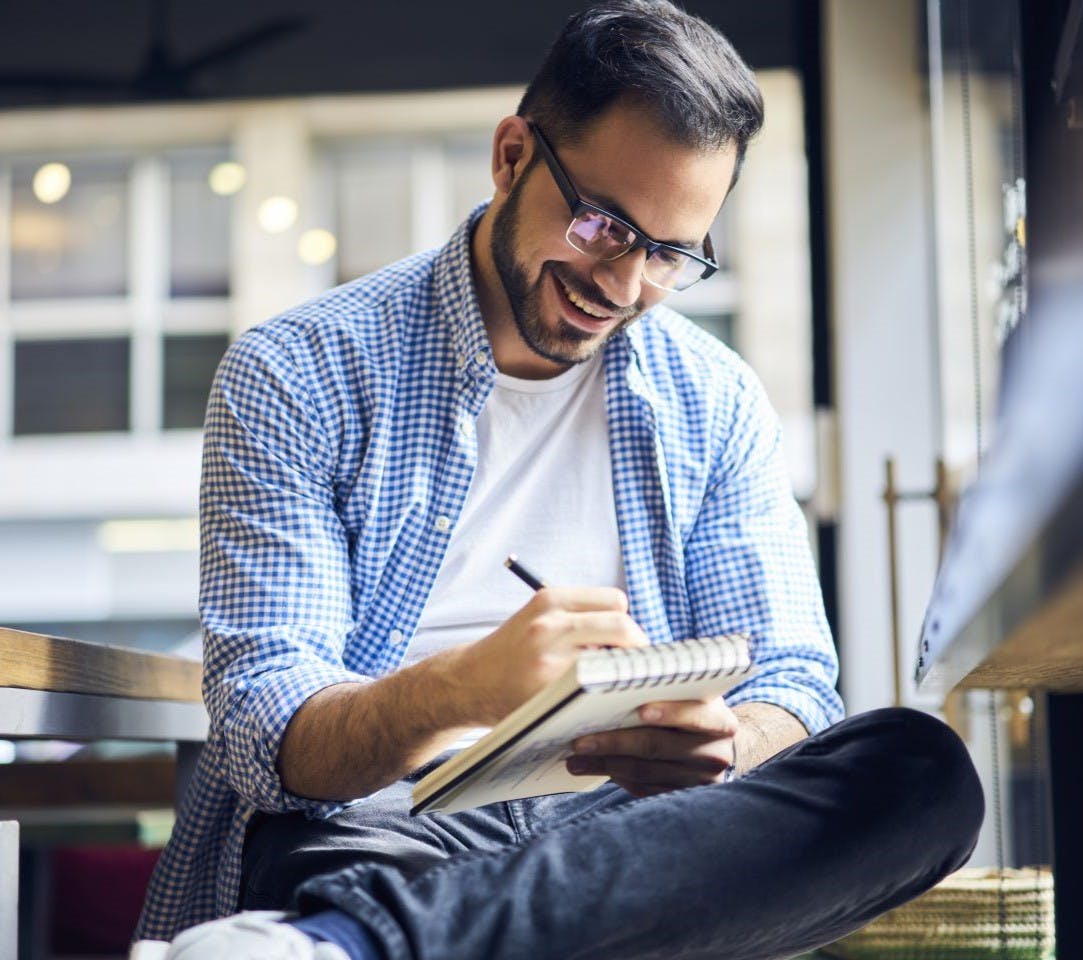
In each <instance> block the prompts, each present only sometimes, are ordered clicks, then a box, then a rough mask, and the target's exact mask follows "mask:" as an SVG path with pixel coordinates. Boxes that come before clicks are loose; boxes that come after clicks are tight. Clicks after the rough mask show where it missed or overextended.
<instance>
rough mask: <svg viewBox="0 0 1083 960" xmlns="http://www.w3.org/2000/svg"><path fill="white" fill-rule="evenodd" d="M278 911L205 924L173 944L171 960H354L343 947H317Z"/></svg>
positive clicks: (169, 955)
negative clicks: (286, 921) (351, 959)
mask: <svg viewBox="0 0 1083 960" xmlns="http://www.w3.org/2000/svg"><path fill="white" fill-rule="evenodd" d="M285 916H287V914H285V913H281V912H279V911H277V910H250V911H247V912H245V913H238V914H234V915H233V916H232V917H223V918H222V919H220V920H211V921H210V923H201V924H200V925H199V926H198V927H192V928H191V929H189V930H185V931H184V933H182V934H180V936H178V937H177V939H176V940H174V941H173V944H172V946H170V948H169V952H168V953H167V954H166V958H167V960H217V958H219V957H220V958H222V960H350V957H349V955H348V954H347V953H346V951H345V950H343V949H342V947H340V946H337V945H336V944H333V943H316V942H315V941H313V940H310V939H309V938H308V937H306V936H305V935H304V934H303V933H301V931H300V930H298V929H297V928H296V927H291V926H290V925H289V924H288V923H280V922H279V921H280V920H282V918H283V917H285Z"/></svg>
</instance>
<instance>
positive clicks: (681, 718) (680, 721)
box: [639, 697, 740, 737]
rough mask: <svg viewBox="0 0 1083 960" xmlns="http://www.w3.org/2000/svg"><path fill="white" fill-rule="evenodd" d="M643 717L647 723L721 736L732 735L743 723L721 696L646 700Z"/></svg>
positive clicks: (641, 717)
mask: <svg viewBox="0 0 1083 960" xmlns="http://www.w3.org/2000/svg"><path fill="white" fill-rule="evenodd" d="M639 718H640V720H642V721H643V723H644V724H650V725H652V726H659V727H670V728H672V729H674V730H686V731H688V732H690V733H709V734H713V735H714V736H717V737H732V736H734V735H735V734H736V733H737V727H738V726H740V721H739V720H738V719H737V715H736V714H735V713H734V712H733V711H732V710H730V708H729V707H727V706H726V702H725V700H723V699H722V698H721V697H713V698H711V699H710V700H673V701H669V702H664V701H663V702H659V703H645V704H644V705H643V706H642V707H640V708H639Z"/></svg>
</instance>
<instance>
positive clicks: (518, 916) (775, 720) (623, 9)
mask: <svg viewBox="0 0 1083 960" xmlns="http://www.w3.org/2000/svg"><path fill="white" fill-rule="evenodd" d="M761 122H762V103H761V99H760V95H759V92H758V90H757V88H756V85H755V82H754V79H753V77H752V74H751V72H750V71H749V70H748V68H747V67H746V66H745V65H744V64H743V63H742V61H741V60H740V59H739V58H738V56H737V55H736V53H734V51H733V50H732V48H731V47H730V45H729V44H728V43H727V42H726V41H725V40H724V39H723V38H722V37H720V36H719V35H718V34H717V33H715V32H714V31H713V30H712V29H711V28H710V27H709V26H707V25H706V24H705V23H703V22H702V21H699V20H697V19H695V18H692V17H689V16H687V15H685V14H683V13H682V12H680V11H678V10H677V9H676V8H674V7H673V6H671V5H670V4H668V3H667V2H665V0H615V2H613V3H610V4H607V5H605V6H601V7H597V8H594V9H592V10H588V11H587V12H585V13H584V14H581V15H579V16H577V17H574V18H572V20H571V21H569V23H568V25H567V26H566V27H565V29H564V31H563V32H562V34H561V35H560V37H559V38H558V40H557V42H556V44H555V46H554V47H553V49H552V50H551V52H550V54H549V56H548V58H547V60H546V62H545V64H544V65H543V67H542V68H541V71H540V72H539V74H538V76H537V77H536V78H535V80H534V81H533V83H532V84H531V85H530V87H529V89H528V90H527V92H526V94H525V96H524V98H523V101H522V103H521V105H520V109H519V112H518V114H517V115H516V116H514V117H508V118H506V119H505V120H503V121H502V122H501V123H500V124H499V126H498V127H497V129H496V133H495V136H494V141H493V157H492V167H493V182H494V187H495V191H494V196H493V199H492V201H491V203H489V204H488V205H487V206H485V207H482V208H479V210H478V211H476V212H475V214H474V215H473V216H472V217H471V218H470V219H469V220H468V222H467V223H466V224H464V225H463V227H462V228H460V230H459V231H458V232H457V233H456V234H455V236H453V237H452V239H451V241H450V242H449V243H448V245H447V246H446V247H444V248H443V249H442V250H440V251H436V252H433V253H429V254H422V255H420V256H418V257H414V258H411V259H409V260H407V261H404V262H403V263H400V264H396V265H394V266H391V267H389V268H387V269H385V270H382V271H380V272H378V273H376V274H374V275H373V276H371V277H367V278H363V279H361V280H359V281H356V282H355V283H352V284H347V285H346V286H344V287H342V288H339V289H337V290H335V291H332V292H330V293H329V294H327V295H326V296H324V297H323V298H321V299H318V300H316V301H313V302H311V303H308V304H306V305H304V306H302V307H299V308H298V309H296V310H294V311H291V312H289V313H287V314H285V315H283V316H281V317H278V318H276V319H274V320H271V321H270V322H268V323H266V324H264V325H262V326H261V327H259V328H257V329H256V330H254V331H251V332H249V333H248V334H246V335H245V336H244V337H242V338H241V339H240V340H239V341H238V343H237V344H235V345H234V347H233V348H232V349H231V351H230V353H229V355H228V356H227V358H226V359H225V360H224V362H223V365H222V367H221V369H220V371H219V375H218V377H217V378H216V383H215V387H214V390H213V392H212V398H211V402H210V406H209V410H208V418H207V429H206V446H205V462H204V482H203V490H202V503H201V513H202V522H203V551H202V591H201V614H202V618H203V624H204V631H205V641H206V663H205V676H206V679H205V692H206V698H207V703H208V708H209V711H210V714H211V717H212V732H211V736H210V739H209V741H208V744H207V748H206V750H205V751H204V755H203V758H202V762H201V765H200V768H199V771H198V773H197V777H196V782H195V784H194V786H193V788H192V792H191V794H190V795H189V797H188V799H187V802H186V804H185V807H184V809H183V810H182V811H181V820H180V823H179V825H178V828H177V831H176V833H175V835H174V837H173V839H172V840H171V843H170V846H169V848H168V849H167V850H166V852H165V855H164V857H163V862H162V864H161V866H160V867H159V870H158V873H157V875H156V877H155V880H154V884H153V886H152V890H151V893H150V897H149V899H148V905H147V908H146V911H145V915H144V918H143V923H142V931H143V935H150V936H172V935H173V934H174V933H175V932H176V931H177V930H178V929H182V928H185V927H189V926H191V925H193V924H197V923H199V922H200V921H204V920H208V919H209V918H210V917H213V916H215V915H216V914H217V915H223V914H232V913H234V912H235V911H237V910H238V909H248V910H251V909H253V908H261V909H272V910H283V909H299V910H300V911H301V913H302V914H304V916H303V917H301V918H298V917H296V916H294V915H292V914H291V915H289V916H287V917H285V918H284V922H277V920H278V918H279V917H280V916H281V914H271V915H268V914H265V913H242V914H241V915H240V916H235V917H230V918H227V919H224V920H218V921H215V922H213V923H209V924H204V925H199V926H196V927H195V928H194V929H192V930H188V931H186V932H185V933H182V934H181V935H180V937H178V938H177V940H176V941H175V943H174V945H173V947H172V951H171V954H170V955H171V956H173V957H180V958H192V957H200V958H202V957H216V956H223V957H226V956H228V957H230V958H231V960H243V958H245V957H252V958H256V957H260V958H266V957H283V958H287V957H291V958H300V957H327V958H342V957H343V956H347V957H353V958H377V957H383V958H394V960H398V958H415V957H416V958H434V957H448V958H451V957H455V958H476V960H480V958H489V957H492V958H503V957H530V958H542V957H553V958H570V957H589V958H592V960H602V958H610V957H612V958H634V957H638V956H643V957H647V956H651V957H657V956H666V957H703V958H707V957H710V958H722V957H730V958H738V957H740V958H752V957H780V956H787V955H790V954H792V953H796V952H799V951H800V950H802V949H807V948H809V947H811V946H814V945H816V944H819V943H823V942H825V941H827V940H830V939H833V938H836V937H838V936H840V935H842V934H843V933H845V932H847V931H849V930H852V929H854V928H855V927H857V926H859V925H860V924H862V923H864V922H866V921H867V920H869V919H870V918H871V917H873V916H875V915H876V914H877V913H879V912H881V911H883V910H885V909H887V908H889V907H891V906H893V905H895V904H896V903H899V902H902V901H903V900H905V899H906V898H908V897H911V896H914V895H916V894H917V893H919V892H921V891H922V890H924V889H926V888H927V887H929V886H931V885H932V884H933V883H935V882H936V881H937V880H938V879H940V878H941V877H942V876H944V875H945V874H946V873H947V872H948V871H949V870H951V869H953V868H954V867H956V866H958V865H959V864H961V863H962V862H963V861H964V860H965V858H966V856H967V854H968V853H969V850H970V849H971V848H972V845H973V842H974V838H975V836H976V831H977V826H978V823H979V822H980V818H981V795H980V790H979V788H978V787H977V784H976V779H975V777H974V773H973V770H972V768H971V767H970V765H969V761H968V760H967V758H966V754H965V750H964V749H963V747H962V746H961V744H960V743H959V742H958V740H957V739H956V738H955V737H954V735H952V734H951V733H950V732H949V731H947V730H946V728H944V727H943V726H942V725H940V724H939V723H938V722H936V721H934V720H931V719H929V718H927V717H925V716H923V715H920V714H916V713H911V712H907V711H883V712H880V713H878V714H874V715H870V716H866V717H860V718H854V719H851V720H848V721H844V722H842V723H838V721H839V720H840V717H841V705H840V703H839V700H838V698H837V695H836V694H835V692H834V682H835V678H836V669H837V667H836V662H835V656H834V651H833V646H832V644H831V640H830V637H829V636H828V633H827V630H826V628H825V624H824V619H823V614H822V610H821V606H820V601H819V593H818V588H817V585H816V581H815V576H814V573H813V569H812V564H811V561H810V558H809V552H808V548H807V543H806V538H805V533H804V525H803V522H802V519H801V516H800V513H799V511H798V510H797V509H796V506H795V504H794V503H793V500H792V497H791V496H790V494H789V490H788V484H787V480H786V474H785V469H784V465H783V460H782V456H781V450H780V442H779V434H778V427H777V423H776V421H775V418H774V416H773V414H772V413H771V412H770V410H769V408H768V406H767V404H766V401H765V399H764V397H763V395H762V391H761V389H760V387H759V386H758V384H757V382H756V380H755V378H754V376H753V375H752V374H751V372H750V371H749V370H748V369H747V368H746V367H744V366H743V365H742V364H741V363H740V361H739V360H737V358H736V357H735V356H734V355H733V354H732V353H731V352H729V351H728V350H727V349H725V348H724V347H722V346H721V345H720V344H718V343H717V342H715V341H713V340H712V339H711V338H710V337H708V336H706V335H705V334H703V333H702V332H700V331H698V330H696V329H695V328H694V327H693V326H692V325H691V324H689V323H688V322H687V321H685V320H684V319H683V318H681V317H679V316H677V315H676V314H674V313H672V312H671V311H668V310H667V309H665V308H664V307H662V306H660V303H661V301H662V300H663V299H664V298H665V296H666V295H667V294H668V293H669V292H671V291H672V290H674V289H683V288H685V287H687V286H688V285H690V284H691V283H693V282H695V281H696V280H698V279H700V278H702V277H704V276H707V275H709V273H710V272H712V270H713V269H714V267H715V266H716V264H715V263H714V261H713V256H712V248H711V243H710V239H709V237H708V235H707V231H708V227H709V226H710V224H711V223H712V221H713V220H714V218H715V216H716V214H717V212H718V210H719V208H720V206H721V204H722V202H723V200H724V199H725V197H726V195H727V193H728V191H729V190H730V188H731V187H732V185H733V183H734V182H735V180H736V179H737V174H738V171H739V169H740V165H741V162H742V160H743V157H744V153H745V148H746V146H747V143H748V140H749V138H750V137H752V136H753V135H754V134H755V132H756V131H757V130H758V128H759V126H760V124H761ZM511 551H518V552H519V553H521V554H522V555H523V557H524V558H525V559H527V560H528V561H529V562H530V563H531V564H532V565H535V566H536V567H537V568H538V569H539V570H541V571H544V573H545V574H546V576H547V578H548V579H550V580H551V581H552V582H553V583H555V584H559V586H556V587H553V588H549V589H544V590H541V591H539V592H538V593H537V594H536V595H534V596H531V595H530V592H529V591H528V590H526V589H525V588H524V587H523V585H522V584H520V583H519V582H518V581H516V580H515V579H514V578H512V577H511V576H509V575H508V574H507V573H506V572H505V571H503V569H502V560H503V558H504V556H505V555H506V554H507V553H509V552H511ZM731 630H742V631H747V632H748V633H749V634H750V635H751V637H752V650H753V660H754V663H755V666H756V673H755V675H754V676H753V678H752V679H750V680H748V681H746V682H745V683H743V684H741V685H740V686H739V687H737V688H736V689H735V690H733V691H732V692H731V694H730V695H729V697H728V700H727V701H723V700H722V699H718V700H713V701H683V702H676V703H655V704H647V705H645V706H644V707H643V708H642V710H641V714H640V715H641V719H642V725H641V726H639V727H636V728H633V729H630V730H621V731H609V732H603V733H599V734H596V735H593V736H590V737H587V738H584V739H582V740H580V741H577V742H576V743H575V744H574V745H573V748H574V755H573V756H572V758H571V759H570V760H569V761H568V763H569V767H570V769H571V770H572V772H575V773H583V774H587V773H590V774H599V773H601V774H605V775H608V776H609V777H610V779H611V782H610V783H609V784H607V785H606V786H605V787H603V788H601V789H600V790H597V791H593V792H589V793H584V794H567V795H558V796H553V797H545V798H539V799H536V800H524V801H515V802H512V803H508V804H493V805H490V806H488V807H484V808H481V809H479V810H473V811H468V812H466V813H462V814H456V815H449V816H431V817H429V816H423V817H417V818H410V817H409V816H408V813H407V811H408V809H409V805H410V804H409V791H410V785H411V783H412V782H414V781H416V779H417V777H418V776H420V775H421V774H423V773H424V772H426V771H427V770H428V769H431V767H432V765H433V764H434V762H435V761H437V759H438V758H439V757H440V756H441V755H442V754H444V753H445V752H446V751H448V750H449V749H453V748H454V747H455V746H456V745H458V744H461V743H462V742H463V740H464V739H468V738H469V735H470V731H471V730H472V729H473V728H477V727H484V726H489V725H492V724H494V723H496V722H497V721H499V720H500V719H501V718H502V717H504V716H505V715H506V714H507V713H508V712H509V711H511V710H512V709H514V708H515V707H517V706H518V705H519V704H521V703H522V702H523V701H524V700H525V699H527V698H528V697H529V696H531V695H532V694H533V693H535V692H536V691H538V690H539V689H541V687H542V686H544V685H545V684H546V683H547V682H548V681H549V680H551V679H552V678H554V677H555V676H557V675H558V674H559V673H560V672H561V671H562V670H563V669H564V667H565V666H566V665H567V663H568V662H569V661H570V660H571V659H572V658H573V657H574V656H575V655H576V653H577V651H579V650H581V649H583V648H584V647H588V646H595V645H599V644H602V645H608V646H618V647H620V646H634V645H638V644H643V643H647V642H650V643H665V642H669V641H672V640H675V639H682V638H686V637H692V636H704V635H712V634H718V633H725V632H729V631H731ZM832 724H834V726H832ZM809 734H813V735H814V736H812V737H809ZM772 757H773V758H774V759H771V758H772ZM767 761H770V762H767ZM735 775H736V776H735ZM681 788H690V789H681ZM919 831H920V833H919Z"/></svg>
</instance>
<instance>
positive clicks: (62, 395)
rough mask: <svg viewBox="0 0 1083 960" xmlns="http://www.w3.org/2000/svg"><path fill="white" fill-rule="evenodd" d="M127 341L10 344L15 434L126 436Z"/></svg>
mask: <svg viewBox="0 0 1083 960" xmlns="http://www.w3.org/2000/svg"><path fill="white" fill-rule="evenodd" d="M130 360H131V342H130V340H128V338H127V337H103V338H100V339H85V340H37V341H36V340H24V341H22V342H19V343H16V344H15V424H14V427H15V434H16V435H21V434H42V433H84V432H88V431H107V430H127V429H128V408H129V395H130V393H129V363H130Z"/></svg>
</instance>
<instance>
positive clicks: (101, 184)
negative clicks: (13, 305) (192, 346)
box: [11, 158, 131, 300]
mask: <svg viewBox="0 0 1083 960" xmlns="http://www.w3.org/2000/svg"><path fill="white" fill-rule="evenodd" d="M130 166H131V165H130V162H129V161H126V160H116V159H94V158H87V159H81V160H74V161H69V162H65V163H57V162H54V163H49V164H46V163H39V162H21V163H16V164H15V165H14V166H13V168H12V178H11V298H12V299H13V300H39V299H52V298H60V297H102V296H124V295H125V294H126V293H127V291H128V179H129V174H130Z"/></svg>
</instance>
